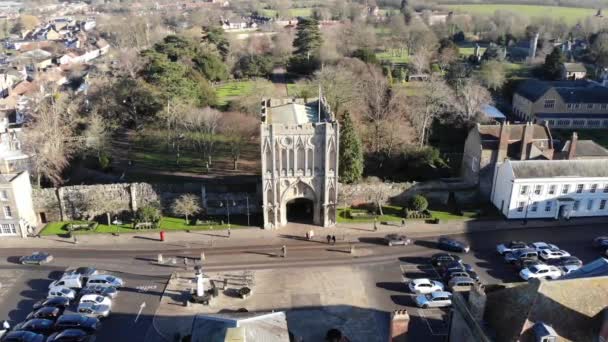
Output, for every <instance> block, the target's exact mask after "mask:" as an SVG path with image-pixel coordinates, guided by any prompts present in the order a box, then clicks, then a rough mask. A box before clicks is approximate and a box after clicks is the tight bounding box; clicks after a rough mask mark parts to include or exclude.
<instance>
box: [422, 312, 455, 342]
mask: <svg viewBox="0 0 608 342" xmlns="http://www.w3.org/2000/svg"><path fill="white" fill-rule="evenodd" d="M423 310H424V309H418V315H419V316H420V317H421V318H422V320H423V321H424V322H426V326H427V327H429V331H430V332H431V335H433V336H447V335H448V334H447V333H437V332H435V331H434V330H433V328H432V327H431V323H429V320H428V319H427V318H426V316H425V315H424V311H423ZM426 310H428V311H431V312H433V309H426ZM437 310H438V309H437ZM439 312H443V311H441V310H439ZM441 320H442V321H443V315H442V316H441Z"/></svg>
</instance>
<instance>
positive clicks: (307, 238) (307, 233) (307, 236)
mask: <svg viewBox="0 0 608 342" xmlns="http://www.w3.org/2000/svg"><path fill="white" fill-rule="evenodd" d="M306 240H310V233H309V232H306Z"/></svg>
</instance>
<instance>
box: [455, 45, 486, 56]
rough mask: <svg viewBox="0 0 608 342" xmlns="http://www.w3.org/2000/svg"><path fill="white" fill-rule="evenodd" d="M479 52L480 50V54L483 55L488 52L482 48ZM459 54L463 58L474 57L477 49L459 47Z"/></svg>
mask: <svg viewBox="0 0 608 342" xmlns="http://www.w3.org/2000/svg"><path fill="white" fill-rule="evenodd" d="M479 50H480V53H481V54H482V55H483V53H484V52H485V51H486V48H485V47H480V48H479ZM458 53H459V54H460V56H462V57H469V56H472V55H473V54H474V53H475V47H474V46H462V47H461V46H459V47H458Z"/></svg>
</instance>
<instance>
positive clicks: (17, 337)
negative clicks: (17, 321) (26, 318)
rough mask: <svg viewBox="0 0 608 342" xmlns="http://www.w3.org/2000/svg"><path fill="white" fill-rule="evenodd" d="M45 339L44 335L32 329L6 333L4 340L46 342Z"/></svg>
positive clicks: (11, 341)
mask: <svg viewBox="0 0 608 342" xmlns="http://www.w3.org/2000/svg"><path fill="white" fill-rule="evenodd" d="M45 339H46V337H44V335H40V334H36V333H33V332H31V331H11V332H9V333H8V334H6V335H4V337H3V338H2V342H44V340H45Z"/></svg>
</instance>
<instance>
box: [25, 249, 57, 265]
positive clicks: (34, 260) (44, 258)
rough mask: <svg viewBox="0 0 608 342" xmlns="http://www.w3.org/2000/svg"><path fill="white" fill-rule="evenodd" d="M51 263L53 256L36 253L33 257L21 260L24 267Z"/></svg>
mask: <svg viewBox="0 0 608 342" xmlns="http://www.w3.org/2000/svg"><path fill="white" fill-rule="evenodd" d="M51 261H53V256H52V255H50V254H49V253H44V252H34V253H32V254H31V255H26V256H22V257H21V258H19V262H20V263H21V264H23V265H42V264H48V263H49V262H51Z"/></svg>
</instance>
